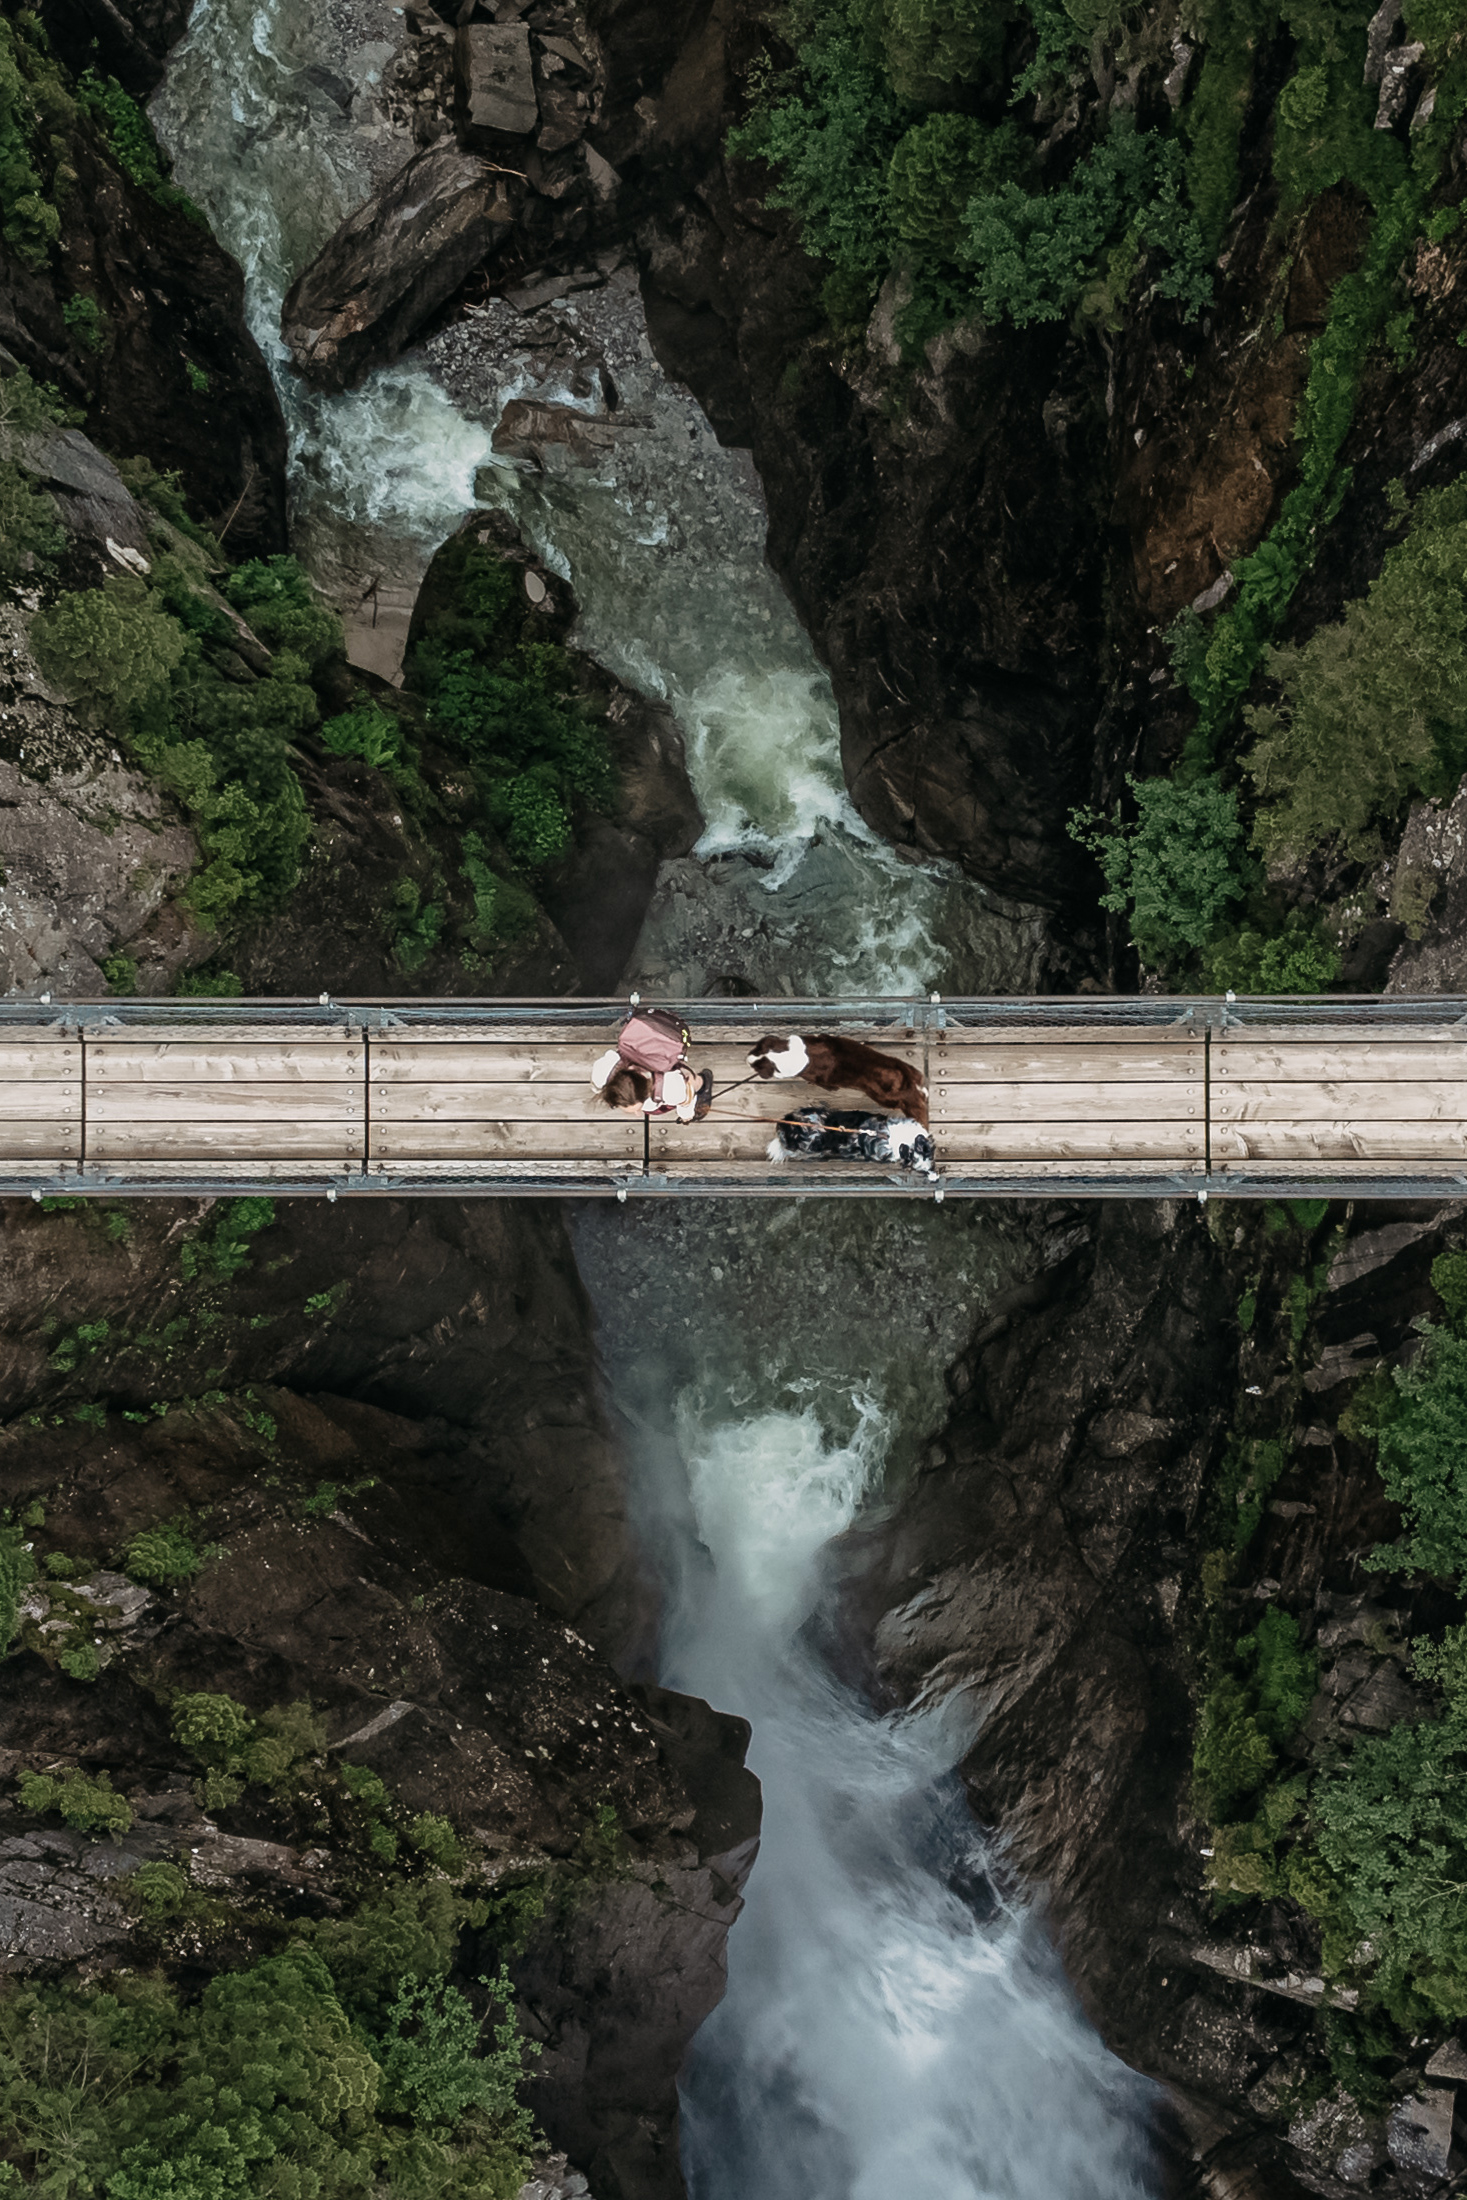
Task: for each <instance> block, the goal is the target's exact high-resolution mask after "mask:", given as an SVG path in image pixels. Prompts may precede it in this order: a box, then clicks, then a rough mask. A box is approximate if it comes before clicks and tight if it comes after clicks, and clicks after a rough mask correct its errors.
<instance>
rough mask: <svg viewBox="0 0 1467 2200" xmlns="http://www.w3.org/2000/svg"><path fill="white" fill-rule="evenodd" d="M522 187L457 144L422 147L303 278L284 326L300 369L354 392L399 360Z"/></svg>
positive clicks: (290, 298)
mask: <svg viewBox="0 0 1467 2200" xmlns="http://www.w3.org/2000/svg"><path fill="white" fill-rule="evenodd" d="M520 196H521V192H520V187H519V186H518V184H517V182H516V179H514V178H513V177H507V176H505V174H504V173H503V172H502V170H500V169H499V168H498V167H496V166H495V165H494V164H493V163H491V162H489V161H485V160H481V159H479V158H478V157H477V156H476V155H475V154H473V153H469V152H461V151H460V150H459V149H458V147H457V146H455V145H453V144H451V143H441V144H437V145H430V146H429V147H428V148H427V150H426V151H425V152H421V153H416V154H414V155H413V157H412V158H411V159H410V160H409V161H408V162H407V163H406V164H405V166H404V167H402V168H401V169H400V170H399V171H398V173H397V174H396V175H395V176H394V177H393V178H392V179H391V180H390V182H388V183H387V184H386V185H384V186H383V188H382V189H381V190H380V191H379V192H378V193H377V194H376V195H375V196H374V197H373V198H371V199H369V200H368V201H367V203H366V204H365V205H364V206H360V207H358V208H357V209H356V211H355V213H353V214H350V215H349V216H348V217H347V219H346V221H345V222H343V223H342V226H341V228H340V229H339V230H338V231H337V232H336V235H335V236H334V237H333V238H332V239H331V242H330V243H329V244H328V245H327V246H326V248H325V250H324V251H323V252H322V253H321V254H320V256H319V257H318V258H317V259H316V260H314V261H313V262H312V263H311V265H310V266H309V267H308V268H307V269H306V271H305V273H304V274H303V275H302V276H300V277H299V279H298V280H297V281H296V283H295V284H294V285H293V286H292V288H291V290H290V291H289V293H288V294H287V297H286V300H285V304H284V306H283V307H282V309H281V327H282V330H283V332H284V335H285V340H286V342H287V343H288V344H289V345H290V347H291V350H292V352H293V353H294V355H295V358H296V362H297V365H298V366H299V367H300V369H301V371H302V373H304V374H306V375H308V376H309V377H310V379H311V380H312V381H313V382H315V383H316V384H317V385H318V386H319V387H320V388H322V389H328V390H340V389H351V388H354V387H355V386H356V384H357V383H359V382H360V381H361V380H362V378H363V376H364V375H365V374H366V373H367V371H368V369H369V368H370V367H373V366H376V365H378V364H380V363H381V362H382V361H384V360H388V359H395V358H396V357H397V355H398V353H399V352H400V351H401V350H402V348H403V346H404V344H406V343H407V342H408V340H409V338H410V337H412V336H413V335H414V334H415V333H416V331H417V330H418V328H419V327H421V325H422V323H423V322H424V321H425V320H426V319H427V318H428V316H429V314H431V313H432V312H434V311H435V309H436V308H437V307H438V306H440V305H442V303H443V301H444V300H445V299H446V298H448V297H450V296H451V295H452V294H453V292H454V291H455V290H457V288H458V286H459V284H460V283H461V282H462V281H463V279H464V277H465V276H466V275H467V274H468V272H469V270H470V269H471V268H473V267H477V266H478V265H479V263H480V262H481V261H482V260H483V259H484V258H485V257H486V256H487V255H488V254H489V253H491V252H492V251H495V250H496V249H497V248H498V246H499V244H500V243H501V242H502V240H503V238H504V236H505V235H506V233H507V231H508V230H509V228H510V226H511V225H512V223H513V222H514V219H515V215H516V212H517V210H518V202H519V197H520Z"/></svg>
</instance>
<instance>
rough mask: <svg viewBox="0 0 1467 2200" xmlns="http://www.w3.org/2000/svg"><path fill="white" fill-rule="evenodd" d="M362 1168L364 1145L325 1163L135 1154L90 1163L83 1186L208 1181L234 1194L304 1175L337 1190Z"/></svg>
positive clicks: (84, 1167)
mask: <svg viewBox="0 0 1467 2200" xmlns="http://www.w3.org/2000/svg"><path fill="white" fill-rule="evenodd" d="M361 1165H362V1151H361V1147H360V1146H358V1147H357V1148H356V1149H355V1151H354V1152H352V1153H350V1154H346V1155H341V1154H335V1155H331V1156H329V1157H328V1158H327V1159H325V1160H321V1159H319V1158H317V1157H314V1156H312V1155H310V1154H305V1155H303V1156H301V1157H300V1158H299V1159H297V1160H291V1159H289V1158H287V1159H284V1160H280V1159H274V1160H272V1159H271V1158H270V1156H269V1155H256V1156H255V1158H254V1159H253V1160H251V1161H230V1160H226V1159H222V1158H221V1157H220V1156H219V1155H218V1154H208V1155H206V1156H205V1157H204V1159H202V1160H201V1161H199V1162H197V1163H191V1162H190V1160H189V1158H188V1156H187V1155H184V1156H183V1157H182V1158H181V1159H178V1160H174V1161H149V1160H147V1159H142V1160H140V1159H139V1158H138V1157H137V1156H136V1155H133V1154H130V1155H128V1156H127V1158H126V1159H125V1160H124V1161H122V1162H120V1163H118V1164H116V1165H113V1164H111V1163H107V1164H104V1165H101V1166H94V1164H93V1163H92V1162H91V1161H87V1162H85V1163H83V1165H82V1172H81V1174H82V1181H83V1183H85V1184H94V1185H95V1186H96V1188H97V1190H98V1191H113V1192H116V1191H120V1190H122V1189H123V1188H124V1186H125V1185H128V1184H188V1185H193V1184H195V1183H197V1182H198V1180H199V1179H200V1178H201V1177H202V1178H203V1180H204V1181H205V1183H207V1184H211V1185H213V1184H217V1185H218V1186H219V1187H220V1189H221V1190H224V1191H228V1190H230V1189H232V1188H233V1187H235V1186H238V1185H240V1184H253V1183H291V1182H293V1181H297V1180H299V1179H300V1178H302V1177H309V1178H310V1179H311V1180H313V1181H316V1182H324V1183H325V1184H326V1185H327V1186H328V1187H335V1186H339V1185H344V1184H345V1182H346V1181H347V1179H348V1178H349V1177H351V1176H353V1175H355V1174H356V1173H357V1172H358V1171H359V1170H360V1168H361ZM119 1178H120V1179H121V1182H119Z"/></svg>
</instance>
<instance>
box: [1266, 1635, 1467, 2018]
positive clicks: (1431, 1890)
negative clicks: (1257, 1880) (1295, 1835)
mask: <svg viewBox="0 0 1467 2200" xmlns="http://www.w3.org/2000/svg"><path fill="white" fill-rule="evenodd" d="M1413 1664H1414V1666H1415V1669H1416V1672H1417V1674H1418V1676H1419V1677H1420V1678H1421V1679H1423V1680H1425V1681H1429V1682H1434V1683H1435V1684H1436V1686H1437V1687H1439V1688H1440V1690H1441V1692H1442V1697H1443V1711H1442V1716H1441V1717H1440V1718H1437V1719H1427V1720H1422V1721H1421V1722H1419V1723H1417V1724H1409V1723H1402V1724H1400V1725H1397V1726H1395V1727H1393V1728H1392V1729H1391V1731H1390V1733H1388V1734H1382V1735H1368V1736H1362V1737H1360V1738H1359V1739H1358V1740H1357V1741H1356V1742H1355V1744H1354V1747H1353V1748H1352V1749H1351V1751H1350V1754H1349V1757H1348V1758H1347V1759H1346V1760H1345V1761H1344V1762H1343V1763H1342V1764H1340V1765H1338V1766H1336V1767H1335V1768H1333V1769H1331V1770H1329V1771H1327V1772H1326V1773H1325V1774H1324V1775H1323V1776H1322V1777H1321V1778H1320V1779H1318V1780H1317V1781H1316V1782H1315V1784H1314V1787H1313V1790H1312V1793H1311V1795H1310V1818H1311V1824H1312V1829H1313V1833H1314V1844H1315V1848H1316V1851H1317V1854H1318V1857H1319V1859H1320V1861H1321V1863H1322V1864H1323V1866H1324V1873H1323V1874H1316V1875H1315V1876H1314V1877H1313V1878H1312V1877H1311V1875H1310V1872H1309V1870H1308V1869H1307V1868H1301V1869H1299V1870H1296V1871H1295V1872H1293V1873H1292V1874H1291V1883H1292V1885H1293V1890H1294V1892H1295V1893H1296V1896H1297V1898H1298V1899H1299V1900H1301V1901H1302V1902H1303V1903H1304V1905H1305V1907H1306V1908H1307V1909H1310V1910H1311V1911H1312V1912H1313V1914H1314V1915H1315V1916H1317V1917H1318V1918H1320V1920H1321V1922H1322V1923H1324V1924H1325V1925H1326V1927H1327V1932H1328V1938H1327V1942H1326V1956H1327V1960H1328V1961H1329V1963H1330V1966H1331V1968H1333V1969H1336V1970H1338V1969H1342V1968H1345V1967H1346V1966H1348V1965H1349V1963H1350V1961H1351V1959H1352V1957H1355V1956H1357V1955H1362V1954H1363V1957H1364V1960H1365V1961H1367V1962H1368V1965H1369V1968H1370V1972H1371V1995H1372V1998H1373V1999H1375V2000H1377V2001H1379V2002H1380V2003H1382V2004H1383V2005H1384V2006H1385V2008H1386V2009H1387V2010H1388V2011H1389V2012H1390V2014H1391V2016H1392V2017H1393V2018H1394V2019H1395V2021H1396V2022H1397V2023H1398V2024H1399V2025H1401V2026H1402V2028H1403V2029H1406V2030H1411V2031H1415V2030H1417V2029H1418V2028H1420V2027H1421V2026H1423V2025H1426V2024H1430V2023H1445V2024H1455V2023H1458V2022H1460V2020H1461V2019H1462V2018H1463V2017H1464V2016H1467V1628H1461V1627H1457V1628H1449V1629H1448V1630H1447V1633H1446V1635H1445V1637H1444V1638H1443V1640H1442V1641H1441V1642H1440V1643H1439V1644H1431V1643H1427V1642H1418V1643H1416V1644H1415V1645H1414V1653H1413Z"/></svg>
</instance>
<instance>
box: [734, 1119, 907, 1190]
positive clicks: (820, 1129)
mask: <svg viewBox="0 0 1467 2200" xmlns="http://www.w3.org/2000/svg"><path fill="white" fill-rule="evenodd" d="M933 1152H934V1149H933V1144H932V1138H931V1135H930V1133H929V1132H928V1131H927V1130H925V1129H924V1128H923V1126H922V1124H920V1123H916V1122H914V1121H913V1120H912V1118H911V1117H910V1116H908V1115H866V1114H865V1113H863V1111H862V1110H861V1109H859V1108H795V1109H792V1110H791V1112H790V1113H789V1115H787V1116H786V1117H785V1118H784V1119H783V1120H782V1121H781V1123H780V1126H779V1128H778V1130H777V1131H776V1132H775V1134H774V1136H773V1138H771V1139H770V1141H769V1158H770V1160H771V1161H788V1160H789V1159H790V1158H791V1157H792V1156H793V1157H794V1158H795V1159H796V1160H800V1161H885V1162H895V1163H896V1165H897V1167H898V1168H902V1169H915V1170H917V1172H918V1173H919V1175H922V1176H931V1174H932V1162H933Z"/></svg>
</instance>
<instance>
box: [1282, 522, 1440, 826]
mask: <svg viewBox="0 0 1467 2200" xmlns="http://www.w3.org/2000/svg"><path fill="white" fill-rule="evenodd" d="M1266 669H1267V671H1268V673H1269V675H1270V677H1271V678H1272V679H1274V680H1275V681H1276V682H1277V683H1278V686H1279V688H1280V690H1281V696H1280V700H1279V702H1278V703H1277V704H1274V705H1270V706H1266V707H1263V708H1258V709H1253V710H1250V711H1248V713H1247V720H1248V724H1249V726H1250V728H1251V730H1252V732H1253V733H1254V735H1255V736H1256V737H1257V738H1256V741H1255V745H1254V747H1253V749H1252V751H1251V753H1250V754H1249V756H1248V758H1247V766H1248V770H1249V772H1250V774H1251V776H1252V778H1253V781H1254V784H1255V785H1256V787H1257V789H1258V796H1259V813H1258V824H1257V830H1256V834H1255V838H1256V840H1257V842H1258V845H1259V847H1260V848H1261V849H1262V850H1263V852H1264V853H1265V854H1266V855H1268V856H1270V857H1276V858H1279V859H1282V860H1287V861H1296V862H1297V861H1302V860H1303V859H1304V858H1305V857H1307V856H1308V855H1309V854H1310V853H1311V852H1312V851H1313V850H1315V849H1316V848H1319V847H1322V846H1324V845H1326V844H1329V843H1334V844H1336V845H1338V847H1339V848H1340V850H1341V852H1342V853H1343V854H1345V855H1347V856H1350V857H1354V858H1358V859H1360V860H1370V859H1371V858H1372V857H1373V856H1374V855H1375V854H1377V853H1378V851H1379V846H1380V839H1379V828H1380V826H1381V825H1382V824H1383V823H1385V822H1386V821H1387V820H1388V819H1391V818H1393V817H1395V816H1396V815H1397V814H1398V813H1399V811H1400V810H1401V808H1402V806H1403V804H1404V803H1405V802H1406V801H1407V800H1408V799H1409V798H1410V797H1411V796H1412V795H1418V794H1431V793H1444V792H1446V791H1447V790H1448V789H1449V788H1450V787H1451V786H1453V785H1455V783H1456V780H1457V778H1458V777H1459V776H1460V774H1461V772H1462V770H1463V768H1464V765H1467V482H1454V483H1453V484H1452V485H1451V487H1450V488H1447V489H1440V490H1435V491H1432V492H1429V493H1428V494H1427V495H1425V496H1423V497H1421V498H1420V500H1419V501H1418V503H1417V505H1416V508H1415V511H1414V513H1413V515H1412V524H1411V531H1410V533H1409V534H1408V536H1407V537H1406V540H1405V541H1404V542H1401V543H1398V544H1397V545H1396V546H1395V547H1394V548H1393V549H1391V550H1388V551H1387V552H1386V556H1385V561H1384V564H1383V565H1382V568H1381V571H1380V574H1379V576H1378V578H1377V579H1376V580H1374V581H1372V582H1371V584H1370V588H1369V590H1368V592H1367V594H1366V595H1365V596H1364V597H1361V598H1359V599H1357V600H1356V601H1355V602H1354V603H1352V604H1350V605H1348V606H1347V608H1346V611H1345V615H1344V617H1343V619H1341V620H1339V621H1338V622H1337V623H1336V624H1335V625H1333V626H1326V627H1321V628H1320V629H1319V630H1318V632H1317V633H1315V634H1314V635H1312V636H1311V638H1310V639H1309V640H1308V641H1307V642H1305V643H1304V644H1302V645H1301V646H1290V647H1287V648H1282V649H1272V650H1270V651H1269V652H1268V656H1267V659H1266Z"/></svg>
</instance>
